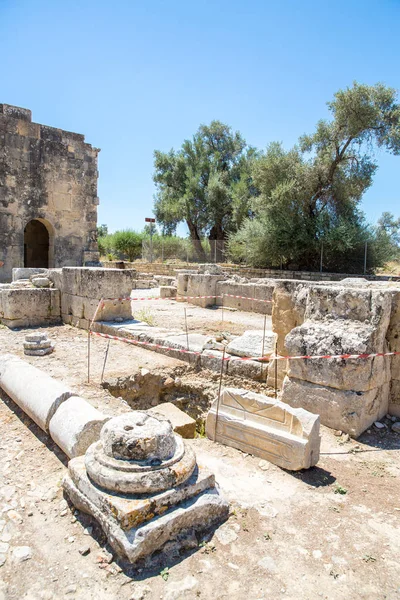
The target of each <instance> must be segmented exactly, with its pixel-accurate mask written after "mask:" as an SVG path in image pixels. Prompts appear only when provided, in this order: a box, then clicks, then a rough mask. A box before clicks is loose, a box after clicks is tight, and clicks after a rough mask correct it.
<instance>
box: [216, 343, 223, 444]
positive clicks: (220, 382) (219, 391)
mask: <svg viewBox="0 0 400 600" xmlns="http://www.w3.org/2000/svg"><path fill="white" fill-rule="evenodd" d="M224 362H225V348H224V349H223V352H222V360H221V373H220V376H219V388H218V398H217V410H216V413H215V428H214V442H215V441H216V439H217V421H218V413H219V401H220V398H221V388H222V374H223V372H224Z"/></svg>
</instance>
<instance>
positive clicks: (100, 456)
mask: <svg viewBox="0 0 400 600" xmlns="http://www.w3.org/2000/svg"><path fill="white" fill-rule="evenodd" d="M0 387H1V388H2V389H3V390H4V391H5V392H6V394H7V395H8V396H9V397H10V398H11V399H12V400H13V401H14V402H15V403H16V404H17V405H18V406H19V407H20V408H21V409H22V410H23V411H24V412H25V413H26V414H27V415H28V416H29V417H30V418H31V419H32V420H33V421H34V422H35V423H36V424H37V425H38V426H39V427H40V428H41V429H42V430H43V431H45V432H46V433H47V434H49V435H50V436H51V437H52V439H53V440H54V442H55V443H56V444H57V445H58V446H59V447H60V448H61V450H63V452H64V453H65V454H66V455H67V456H68V458H70V459H71V460H70V462H69V464H68V474H67V475H66V476H65V478H64V481H63V486H64V489H65V490H66V492H67V494H68V495H69V496H70V498H71V500H72V502H73V503H74V505H75V506H76V507H77V508H78V509H79V510H82V511H83V512H87V513H88V514H90V515H92V516H93V517H94V518H95V519H96V520H97V521H98V522H99V523H100V525H101V527H102V528H103V530H104V532H105V533H106V535H107V538H108V541H109V543H110V545H111V546H112V547H113V548H114V550H115V551H116V552H117V554H119V555H120V556H122V557H124V558H126V559H128V561H130V562H132V563H136V562H137V561H139V560H142V559H146V558H148V557H151V556H152V555H153V554H154V553H155V552H158V551H164V552H167V551H168V552H169V551H172V550H173V552H178V551H179V550H182V549H184V548H188V547H191V548H193V543H194V540H195V535H196V534H199V533H201V532H203V531H206V530H208V529H210V528H211V527H215V526H217V525H218V524H219V523H221V522H223V521H224V520H225V519H227V517H228V512H229V506H228V503H227V502H226V501H225V500H224V499H223V498H222V497H221V496H220V495H219V493H218V490H217V488H216V485H215V479H214V475H213V474H212V473H211V472H210V471H208V470H207V469H206V468H204V467H203V466H201V465H198V464H197V462H196V456H195V454H194V452H193V450H192V449H191V447H190V446H189V445H188V444H187V443H186V442H185V441H184V439H183V438H182V437H181V436H180V435H179V434H176V433H174V431H173V426H172V424H171V422H170V421H169V420H168V419H166V418H165V417H164V416H163V415H162V411H151V410H150V411H148V412H145V411H131V412H129V413H126V414H123V415H121V416H118V417H114V418H110V416H107V415H104V414H103V413H101V412H100V411H98V410H97V409H95V408H94V407H93V406H92V405H91V404H89V403H88V402H87V401H86V400H84V399H83V398H80V397H79V396H77V395H76V394H74V392H73V391H71V390H70V389H69V388H68V387H67V386H65V385H64V384H62V383H61V382H58V381H56V380H55V379H53V378H52V377H50V376H49V375H47V374H46V373H44V372H43V371H41V370H39V369H37V368H36V367H33V366H32V365H30V364H29V363H27V362H25V361H23V360H20V359H19V358H17V357H16V356H14V355H12V354H4V355H0ZM194 545H195V546H196V547H197V546H198V543H197V542H196V543H195V544H194Z"/></svg>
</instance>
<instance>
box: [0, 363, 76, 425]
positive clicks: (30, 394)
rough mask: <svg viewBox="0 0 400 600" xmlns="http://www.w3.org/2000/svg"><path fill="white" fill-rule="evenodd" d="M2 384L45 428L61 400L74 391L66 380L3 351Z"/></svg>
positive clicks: (1, 364)
mask: <svg viewBox="0 0 400 600" xmlns="http://www.w3.org/2000/svg"><path fill="white" fill-rule="evenodd" d="M0 387H1V388H2V389H3V390H4V391H5V393H6V394H8V396H10V398H11V399H12V400H14V402H15V403H16V404H18V406H19V407H20V408H22V410H23V411H24V412H26V414H27V415H28V416H29V417H30V418H31V419H32V420H33V421H35V423H36V424H37V425H39V427H40V428H41V429H43V430H44V431H48V429H49V423H50V420H51V418H52V417H53V415H54V413H55V412H56V410H57V408H58V407H59V406H60V404H61V403H62V402H65V400H68V398H70V397H71V396H73V395H74V394H73V392H72V391H71V390H70V389H69V388H68V387H67V386H65V385H64V384H63V383H61V382H59V381H57V380H55V379H53V378H52V377H50V376H49V375H47V373H44V372H43V371H40V370H39V369H37V368H36V367H33V366H32V365H30V364H29V363H27V362H25V361H23V360H21V359H19V358H17V357H16V356H14V355H13V354H2V355H0Z"/></svg>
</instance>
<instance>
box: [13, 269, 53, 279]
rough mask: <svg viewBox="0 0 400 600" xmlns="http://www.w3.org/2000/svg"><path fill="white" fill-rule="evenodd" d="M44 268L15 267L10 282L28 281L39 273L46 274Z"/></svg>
mask: <svg viewBox="0 0 400 600" xmlns="http://www.w3.org/2000/svg"><path fill="white" fill-rule="evenodd" d="M46 272H47V269H45V268H22V267H17V268H14V269H13V270H12V280H13V281H19V280H20V279H29V278H30V277H31V276H32V275H38V274H40V273H46Z"/></svg>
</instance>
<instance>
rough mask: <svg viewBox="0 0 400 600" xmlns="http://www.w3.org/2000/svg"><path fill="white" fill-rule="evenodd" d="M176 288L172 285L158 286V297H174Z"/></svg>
mask: <svg viewBox="0 0 400 600" xmlns="http://www.w3.org/2000/svg"><path fill="white" fill-rule="evenodd" d="M176 293H177V289H176V287H175V286H172V285H162V286H160V298H175V297H176Z"/></svg>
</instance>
